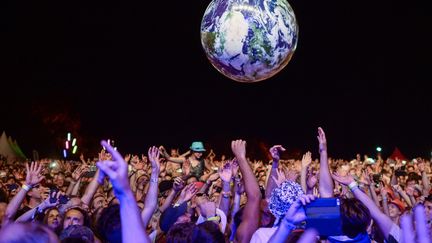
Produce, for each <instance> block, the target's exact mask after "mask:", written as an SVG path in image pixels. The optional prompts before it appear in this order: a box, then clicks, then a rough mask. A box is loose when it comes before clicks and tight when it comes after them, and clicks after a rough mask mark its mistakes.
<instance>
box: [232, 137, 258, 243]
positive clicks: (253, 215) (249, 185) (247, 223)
mask: <svg viewBox="0 0 432 243" xmlns="http://www.w3.org/2000/svg"><path fill="white" fill-rule="evenodd" d="M231 149H232V151H233V153H234V155H235V156H236V158H237V161H238V163H239V166H240V171H241V173H242V175H243V180H244V186H245V191H246V194H247V199H248V200H247V203H246V206H245V208H244V212H243V218H242V222H241V224H240V226H239V227H238V229H237V233H236V237H235V238H236V241H237V242H248V243H249V241H250V239H251V237H252V235H253V233H254V232H255V231H256V230H257V229H258V227H259V221H260V206H259V205H260V200H261V193H260V190H259V186H258V182H257V180H256V178H255V175H254V173H253V172H252V169H251V168H250V166H249V164H248V162H247V160H246V141H243V140H235V141H232V142H231Z"/></svg>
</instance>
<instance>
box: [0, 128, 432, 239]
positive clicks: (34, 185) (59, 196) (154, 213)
mask: <svg viewBox="0 0 432 243" xmlns="http://www.w3.org/2000/svg"><path fill="white" fill-rule="evenodd" d="M317 138H318V141H317V143H318V146H319V151H318V152H317V155H318V156H317V158H316V159H313V155H312V153H311V152H307V153H305V154H304V155H303V157H302V159H301V160H294V159H292V160H291V159H290V160H283V159H281V154H283V151H284V150H285V148H284V147H283V146H281V145H275V146H273V147H272V148H271V149H270V150H269V154H270V156H271V158H272V160H270V161H258V160H254V159H253V158H249V157H247V150H246V148H247V146H246V141H244V140H235V141H231V149H232V156H227V157H225V156H217V155H216V154H215V153H214V152H213V150H210V151H208V150H207V149H206V148H205V147H204V145H203V143H202V142H199V141H196V142H193V143H192V144H191V146H190V150H189V151H187V152H185V153H183V154H181V153H180V152H179V151H178V149H171V150H169V151H167V149H165V148H164V146H159V147H156V146H153V147H151V148H149V150H148V152H147V153H146V155H131V154H124V156H122V155H121V154H120V153H119V152H118V151H117V150H116V149H114V148H113V147H111V146H110V144H108V143H107V142H105V141H102V142H101V145H102V146H103V147H104V149H103V150H102V151H101V152H100V153H99V156H98V158H95V159H88V158H87V159H86V158H85V157H84V155H81V157H80V160H79V161H62V160H50V159H41V160H39V161H27V162H10V161H7V160H6V159H2V160H1V161H0V220H1V229H0V243H12V242H23V243H25V242H125V243H126V242H127V243H129V242H170V243H171V242H172V243H174V242H176V243H181V242H208V243H210V242H218V243H219V242H254V243H257V242H301V243H305V242H361V243H363V242H404V243H410V242H419V243H420V242H421V243H426V242H428V243H430V242H432V241H431V239H432V238H431V233H430V232H432V231H431V226H432V194H431V192H432V191H431V176H432V171H431V161H430V160H428V159H425V158H415V159H412V160H410V161H401V160H399V159H397V158H396V159H395V160H392V159H384V158H381V156H378V158H375V159H369V158H367V157H366V156H364V157H363V158H362V157H361V156H360V155H357V156H356V158H354V159H353V160H343V159H332V158H330V157H329V156H328V153H331V152H329V151H327V139H326V136H325V133H324V131H323V130H322V129H321V128H318V135H317ZM323 198H329V199H332V198H337V199H338V202H340V205H338V206H340V212H338V213H339V214H340V222H341V225H340V227H341V229H340V230H341V233H340V234H339V235H324V234H322V232H321V231H320V229H314V228H312V227H309V225H308V223H305V222H307V221H308V215H307V214H306V213H305V207H307V205H308V204H310V203H312V202H313V201H315V200H319V199H323ZM323 220H325V219H323ZM327 227H328V228H330V229H331V228H332V227H337V226H336V225H332V224H328V225H327Z"/></svg>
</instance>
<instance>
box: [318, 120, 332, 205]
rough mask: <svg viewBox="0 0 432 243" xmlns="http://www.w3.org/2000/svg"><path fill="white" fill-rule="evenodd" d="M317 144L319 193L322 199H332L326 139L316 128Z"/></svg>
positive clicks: (319, 128) (320, 129) (321, 130)
mask: <svg viewBox="0 0 432 243" xmlns="http://www.w3.org/2000/svg"><path fill="white" fill-rule="evenodd" d="M317 138H318V142H319V153H320V173H319V192H320V196H321V197H322V198H328V197H333V188H334V184H333V180H332V178H331V175H330V169H329V164H328V156H327V139H326V136H325V133H324V130H323V129H322V128H321V127H318V137H317Z"/></svg>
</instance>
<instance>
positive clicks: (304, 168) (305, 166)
mask: <svg viewBox="0 0 432 243" xmlns="http://www.w3.org/2000/svg"><path fill="white" fill-rule="evenodd" d="M311 163H312V154H311V152H307V153H305V154H303V158H302V160H301V172H300V184H301V187H302V189H303V192H304V193H308V187H307V183H306V181H307V174H308V170H309V166H310V164H311Z"/></svg>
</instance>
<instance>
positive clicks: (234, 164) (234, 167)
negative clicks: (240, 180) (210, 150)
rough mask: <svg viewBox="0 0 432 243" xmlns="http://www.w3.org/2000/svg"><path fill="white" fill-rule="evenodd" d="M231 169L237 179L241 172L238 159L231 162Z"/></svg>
mask: <svg viewBox="0 0 432 243" xmlns="http://www.w3.org/2000/svg"><path fill="white" fill-rule="evenodd" d="M231 169H232V175H233V176H235V177H236V176H237V175H238V171H239V164H238V160H237V159H236V158H234V159H233V160H232V161H231Z"/></svg>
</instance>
